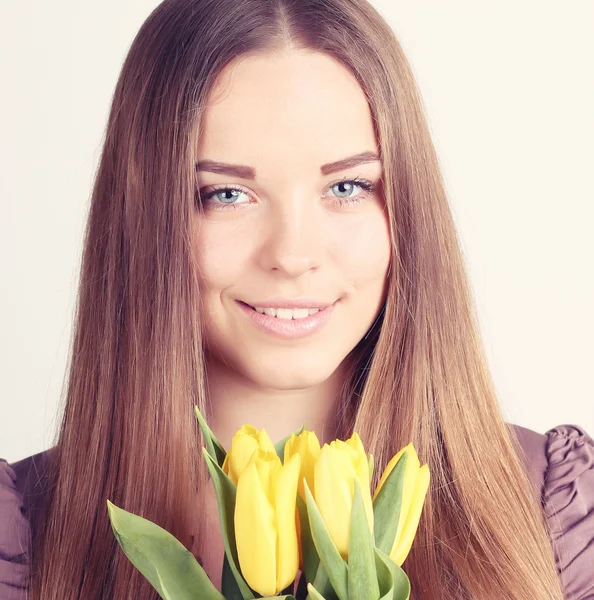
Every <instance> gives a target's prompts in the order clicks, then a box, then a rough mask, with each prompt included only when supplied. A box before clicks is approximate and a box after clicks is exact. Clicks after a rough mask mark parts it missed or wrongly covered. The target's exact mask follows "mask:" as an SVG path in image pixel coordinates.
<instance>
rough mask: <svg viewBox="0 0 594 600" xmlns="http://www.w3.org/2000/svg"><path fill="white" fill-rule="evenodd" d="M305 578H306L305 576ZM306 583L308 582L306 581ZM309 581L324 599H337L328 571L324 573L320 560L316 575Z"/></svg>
mask: <svg viewBox="0 0 594 600" xmlns="http://www.w3.org/2000/svg"><path fill="white" fill-rule="evenodd" d="M305 579H306V580H307V577H306V578H305ZM308 583H310V582H309V581H308ZM311 583H312V584H313V586H314V587H315V589H316V591H317V592H318V594H321V595H322V596H324V598H325V599H326V600H338V596H337V595H336V592H335V591H334V588H333V587H332V584H331V582H330V579H329V578H328V573H326V570H325V569H324V565H323V564H322V562H320V563H319V564H318V571H317V573H316V577H315V579H314V580H313V582H311ZM310 600H311V598H310Z"/></svg>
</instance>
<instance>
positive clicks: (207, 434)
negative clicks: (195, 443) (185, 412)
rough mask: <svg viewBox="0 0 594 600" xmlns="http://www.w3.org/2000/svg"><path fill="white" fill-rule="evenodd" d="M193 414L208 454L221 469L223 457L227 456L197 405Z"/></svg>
mask: <svg viewBox="0 0 594 600" xmlns="http://www.w3.org/2000/svg"><path fill="white" fill-rule="evenodd" d="M194 412H195V414H196V418H197V419H198V423H199V425H200V429H201V430H202V435H204V440H205V442H206V449H207V450H208V453H209V454H210V455H211V456H212V457H213V458H214V459H215V460H216V461H217V464H218V465H219V467H222V466H223V462H224V460H225V456H227V452H226V451H225V449H224V448H223V446H221V444H220V443H219V440H217V438H216V436H215V434H214V433H213V432H212V430H211V428H210V427H209V426H208V423H207V422H206V421H205V419H204V417H203V416H202V414H201V412H200V410H199V408H198V406H197V405H194Z"/></svg>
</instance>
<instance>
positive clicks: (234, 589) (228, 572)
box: [221, 552, 259, 600]
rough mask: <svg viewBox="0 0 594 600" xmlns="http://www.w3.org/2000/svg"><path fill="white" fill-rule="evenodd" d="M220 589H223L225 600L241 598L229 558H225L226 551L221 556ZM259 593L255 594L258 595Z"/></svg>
mask: <svg viewBox="0 0 594 600" xmlns="http://www.w3.org/2000/svg"><path fill="white" fill-rule="evenodd" d="M221 590H222V591H223V596H225V598H226V599H227V600H243V595H242V593H241V590H240V589H239V585H238V583H237V580H236V579H235V575H233V570H232V569H231V566H230V565H229V559H228V558H227V553H226V552H225V556H224V557H223V573H222V575H221ZM258 595H259V594H256V597H258Z"/></svg>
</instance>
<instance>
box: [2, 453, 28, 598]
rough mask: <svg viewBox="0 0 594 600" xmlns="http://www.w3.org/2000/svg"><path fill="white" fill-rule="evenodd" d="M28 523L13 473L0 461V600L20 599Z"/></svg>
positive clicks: (24, 584) (23, 590) (23, 588)
mask: <svg viewBox="0 0 594 600" xmlns="http://www.w3.org/2000/svg"><path fill="white" fill-rule="evenodd" d="M29 537H30V527H29V521H28V520H27V518H26V517H25V516H24V514H23V495H22V493H21V492H19V491H18V490H17V487H16V474H15V472H14V470H13V469H12V467H11V466H10V465H9V464H8V463H7V462H6V460H4V459H2V458H0V598H2V599H5V598H6V599H7V600H24V599H25V597H26V593H27V589H26V588H27V578H28V574H29V563H28V561H29V546H28V544H29Z"/></svg>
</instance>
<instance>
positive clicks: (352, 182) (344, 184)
mask: <svg viewBox="0 0 594 600" xmlns="http://www.w3.org/2000/svg"><path fill="white" fill-rule="evenodd" d="M336 187H338V188H341V189H340V190H339V192H338V193H339V194H346V195H345V196H335V197H334V198H335V201H334V202H333V203H332V204H335V205H338V206H346V205H354V204H359V203H360V202H361V200H364V199H365V194H360V195H355V196H353V195H350V194H352V192H353V190H354V189H355V188H357V187H359V188H361V189H363V190H365V192H366V193H372V192H373V191H374V190H375V184H373V183H372V182H371V181H369V180H367V179H362V178H360V177H355V178H354V179H341V180H340V181H337V182H336V183H333V184H332V185H331V186H330V189H334V188H336ZM229 193H231V196H229V195H228V194H229ZM235 193H236V195H234V194H235ZM219 194H221V195H223V194H224V196H225V199H224V200H222V199H221V198H220V196H219ZM240 194H244V195H246V196H248V198H249V197H250V194H249V193H248V192H247V191H246V190H244V189H243V188H241V187H234V186H223V185H221V186H219V187H215V188H214V189H213V190H211V191H209V192H206V194H200V197H201V199H202V204H203V205H204V206H205V207H207V208H211V209H213V210H229V209H233V210H236V209H238V208H239V207H241V206H244V205H246V204H250V202H249V200H248V201H246V202H236V201H235V200H237V198H238V197H239V195H240Z"/></svg>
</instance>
